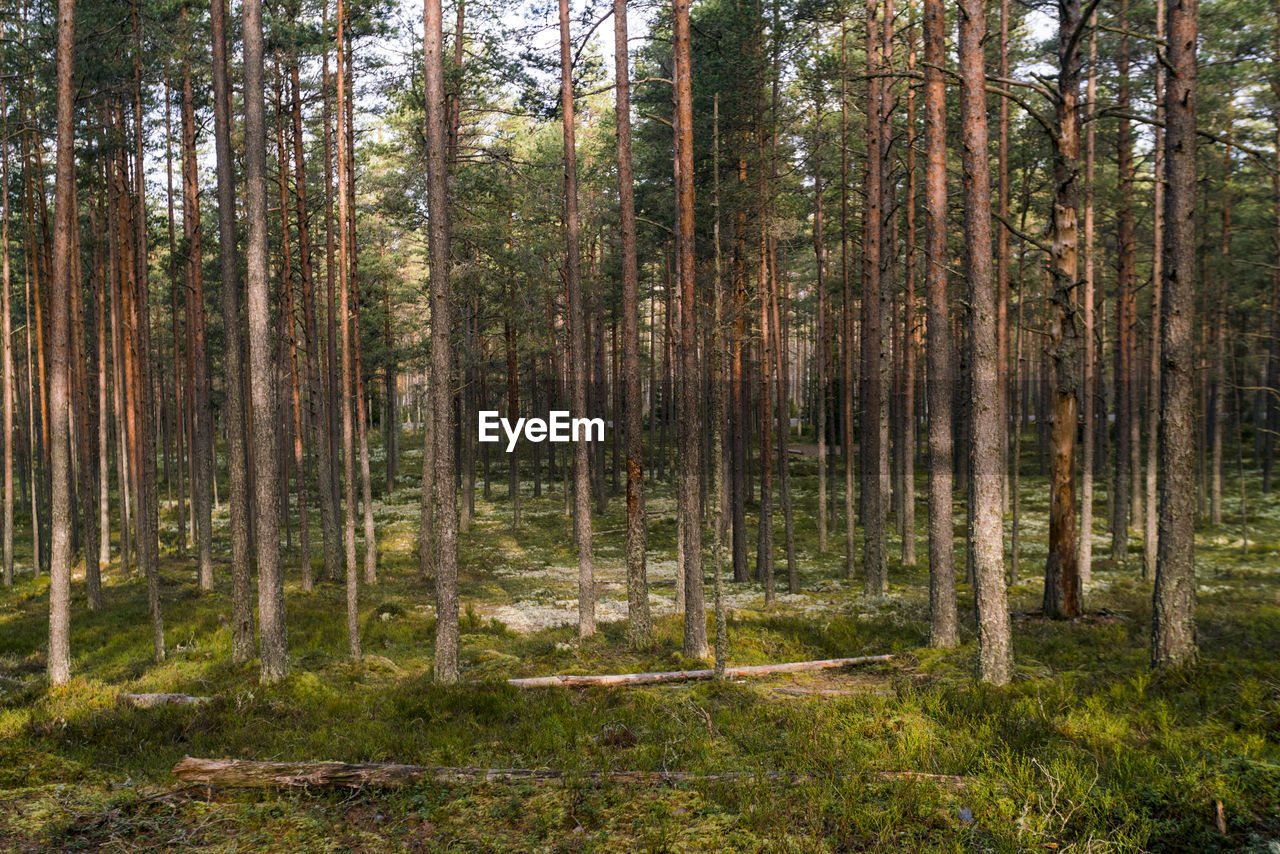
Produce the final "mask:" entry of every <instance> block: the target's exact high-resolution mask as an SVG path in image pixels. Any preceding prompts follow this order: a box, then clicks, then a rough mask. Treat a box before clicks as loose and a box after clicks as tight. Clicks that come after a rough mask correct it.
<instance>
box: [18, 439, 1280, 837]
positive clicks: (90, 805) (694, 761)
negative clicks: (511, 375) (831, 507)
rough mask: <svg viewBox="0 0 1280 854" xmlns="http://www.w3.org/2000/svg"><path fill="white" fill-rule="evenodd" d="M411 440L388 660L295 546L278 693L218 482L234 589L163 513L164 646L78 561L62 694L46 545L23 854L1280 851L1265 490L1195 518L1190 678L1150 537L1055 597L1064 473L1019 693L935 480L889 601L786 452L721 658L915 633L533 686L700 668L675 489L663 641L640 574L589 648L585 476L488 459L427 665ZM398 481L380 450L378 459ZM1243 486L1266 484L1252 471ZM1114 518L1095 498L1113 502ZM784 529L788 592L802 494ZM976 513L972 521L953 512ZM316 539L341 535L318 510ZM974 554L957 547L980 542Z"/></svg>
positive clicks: (370, 606) (387, 568)
mask: <svg viewBox="0 0 1280 854" xmlns="http://www.w3.org/2000/svg"><path fill="white" fill-rule="evenodd" d="M409 444H410V450H409V451H408V452H407V453H406V455H405V460H404V468H403V471H404V474H403V476H402V477H401V478H400V480H399V483H398V484H397V489H395V490H393V491H390V492H386V493H384V494H381V495H375V510H376V518H377V522H378V531H379V548H380V564H379V573H380V574H379V580H378V583H377V584H376V585H371V586H362V588H361V591H360V596H361V622H362V626H363V631H362V639H363V644H364V651H365V653H366V656H365V658H364V660H363V661H361V662H359V663H352V662H350V661H349V660H348V659H347V657H346V637H345V620H344V604H343V603H344V592H343V588H342V585H341V583H340V582H334V581H324V580H322V581H321V582H320V583H319V584H318V585H317V588H316V590H315V591H314V592H312V593H309V594H308V593H303V592H302V590H301V589H300V585H299V572H298V571H297V566H298V560H299V559H298V558H297V557H296V555H295V554H292V553H290V562H289V576H288V582H287V585H286V597H287V614H288V631H289V647H290V658H291V662H292V674H291V675H290V676H289V677H288V678H287V679H286V680H285V681H284V682H283V683H281V684H278V685H274V686H270V687H264V686H261V685H259V684H258V679H257V668H256V664H255V663H249V664H246V665H243V666H237V665H233V664H232V663H231V661H230V640H231V639H230V629H229V625H228V618H229V616H230V599H229V595H230V589H229V588H230V580H229V578H228V577H227V576H228V574H229V567H228V565H227V556H226V548H227V543H226V531H225V529H224V528H223V527H222V526H225V523H226V513H225V505H224V506H223V508H222V512H221V513H220V514H218V515H217V516H216V517H215V521H216V524H217V525H218V530H217V531H216V534H217V546H218V549H219V551H218V557H219V579H218V586H217V589H216V590H215V591H214V592H213V593H212V594H201V593H200V592H199V591H198V590H197V588H196V585H195V564H194V560H193V558H192V557H191V556H190V555H189V554H187V553H185V552H183V551H181V550H179V549H177V548H176V542H177V539H178V534H177V527H176V522H175V521H174V518H173V516H172V506H170V505H167V506H166V508H165V510H164V514H165V519H164V521H165V522H166V523H167V527H166V528H165V536H166V538H167V543H168V548H167V550H166V555H165V558H164V561H163V567H162V598H163V608H164V616H165V632H166V638H167V641H168V646H169V655H168V658H167V660H166V661H164V662H163V663H160V664H157V663H154V662H153V661H152V660H151V655H150V629H149V625H148V618H147V610H146V599H145V591H146V585H145V583H144V582H143V581H142V580H141V579H140V578H138V577H136V576H132V577H130V576H125V575H122V574H121V572H120V568H119V566H118V565H116V564H113V565H112V566H110V567H108V569H107V583H106V597H107V606H106V608H105V609H104V610H102V611H100V612H97V613H90V612H88V611H87V610H85V608H84V602H83V589H82V585H81V583H80V581H79V580H77V582H76V585H75V595H76V600H75V611H74V616H73V634H72V647H73V662H74V672H75V676H74V678H73V680H72V681H71V683H70V684H69V685H66V686H63V687H59V688H56V689H55V688H51V687H50V686H49V685H48V684H47V682H46V681H45V679H44V676H43V666H44V658H43V650H44V648H45V645H46V631H47V629H46V618H47V607H48V604H47V602H48V597H47V578H45V577H38V578H33V577H32V575H31V572H30V569H29V566H30V564H29V560H28V561H27V563H26V564H25V565H26V566H27V570H26V571H25V572H24V573H20V575H19V578H18V582H17V583H16V584H15V585H14V586H13V587H12V588H7V589H3V590H0V850H13V851H46V850H106V851H138V850H172V851H288V852H303V851H444V850H449V851H623V852H632V851H703V850H706V851H711V850H736V851H849V850H875V851H960V850H966V851H968V850H995V851H1028V850H1040V851H1050V850H1056V851H1066V850H1075V851H1144V850H1145V851H1240V850H1243V851H1255V852H1269V853H1270V852H1280V503H1278V502H1277V501H1276V500H1275V499H1274V498H1271V499H1257V498H1255V499H1254V505H1253V506H1250V508H1249V527H1250V543H1249V550H1248V553H1247V554H1245V553H1244V552H1243V550H1242V548H1241V538H1240V517H1239V507H1238V504H1236V503H1233V502H1232V501H1230V500H1229V501H1228V505H1227V514H1226V519H1225V521H1224V524H1223V525H1221V526H1217V527H1209V526H1207V525H1205V526H1202V528H1201V530H1200V532H1199V537H1198V543H1197V573H1198V576H1199V579H1198V583H1199V610H1198V614H1197V628H1198V634H1199V642H1200V647H1201V651H1202V654H1201V660H1200V662H1199V664H1198V665H1197V666H1196V667H1194V668H1193V669H1190V670H1188V671H1186V672H1178V673H1163V674H1155V673H1153V672H1152V671H1151V670H1150V668H1149V666H1148V643H1149V630H1150V582H1149V581H1148V580H1144V579H1143V578H1142V577H1141V574H1140V571H1139V566H1140V563H1141V559H1140V549H1141V541H1140V538H1138V537H1137V536H1135V538H1134V541H1133V544H1132V551H1131V553H1130V555H1129V560H1128V561H1127V563H1126V565H1123V566H1121V565H1114V564H1111V563H1110V562H1109V561H1105V560H1097V561H1096V562H1095V572H1094V579H1093V582H1092V583H1091V584H1090V586H1089V587H1088V588H1087V590H1086V601H1087V606H1088V609H1089V614H1088V616H1087V617H1086V618H1083V619H1081V620H1078V621H1074V622H1059V621H1047V620H1044V619H1041V618H1040V617H1039V616H1038V615H1036V614H1035V610H1036V608H1037V607H1038V604H1039V598H1040V585H1039V581H1038V579H1037V575H1038V574H1039V572H1040V570H1041V561H1042V560H1043V557H1044V553H1045V549H1044V538H1045V517H1046V511H1047V507H1046V501H1047V493H1046V492H1045V489H1044V482H1043V481H1042V480H1039V479H1036V478H1034V477H1028V478H1026V479H1024V489H1023V506H1024V512H1025V514H1026V515H1025V518H1024V527H1023V540H1022V542H1023V548H1022V573H1023V575H1024V576H1028V577H1029V578H1028V580H1026V581H1025V582H1024V583H1021V584H1019V585H1017V586H1015V587H1014V588H1013V589H1012V591H1011V595H1012V598H1011V607H1012V609H1013V612H1014V623H1013V625H1014V645H1015V650H1016V656H1017V673H1016V678H1015V680H1014V681H1013V683H1012V684H1011V685H1009V686H1007V687H1004V688H998V689H996V688H988V687H984V686H982V685H979V684H977V683H976V682H975V681H974V679H973V676H972V672H973V662H974V656H975V641H974V635H973V618H972V611H973V608H972V595H971V591H970V589H969V588H968V587H967V586H966V585H964V584H963V583H962V584H961V586H960V590H959V595H960V602H961V609H960V610H961V620H962V641H963V643H962V645H961V646H960V647H959V648H958V649H955V650H950V651H945V652H943V651H935V650H930V649H929V648H928V647H927V629H928V613H927V611H928V604H927V567H926V566H925V560H924V556H925V555H926V554H927V549H926V542H925V538H924V531H925V528H924V524H925V518H924V516H925V512H924V506H923V497H924V496H923V485H924V481H923V479H921V481H920V495H919V496H918V497H919V498H920V499H921V505H920V508H919V510H918V513H917V515H918V522H919V529H918V531H917V532H916V537H917V546H918V549H917V550H918V553H919V554H920V555H921V558H922V559H921V561H920V565H918V566H916V567H903V566H901V565H900V561H898V560H897V557H898V555H899V553H900V551H899V549H898V547H897V544H896V540H895V541H894V542H892V543H891V552H892V554H893V556H894V561H893V563H892V565H891V570H890V578H891V591H890V595H889V596H888V597H886V598H884V599H883V600H877V601H869V600H867V599H866V598H864V597H863V596H862V594H861V584H860V583H859V582H857V581H848V580H846V579H845V578H844V569H843V559H842V556H841V554H840V553H839V552H840V551H841V550H842V543H843V534H842V532H841V531H840V529H838V528H837V527H835V525H834V521H833V526H832V543H831V545H832V548H831V550H830V551H829V552H828V553H826V554H819V553H818V550H817V535H816V525H815V521H814V515H815V498H814V495H815V491H816V489H815V480H816V478H815V472H814V468H813V463H812V461H811V460H808V459H796V460H795V461H793V484H794V486H795V496H796V504H797V513H796V516H797V521H796V535H797V543H798V557H799V568H800V578H801V582H802V585H801V586H802V589H803V592H802V593H801V594H798V595H795V596H785V595H784V596H779V599H778V602H777V603H775V604H774V605H772V606H771V607H769V608H765V606H764V600H763V595H762V590H761V588H760V587H759V585H756V584H746V585H739V584H728V586H727V590H728V593H729V602H730V611H731V619H730V622H729V630H730V640H729V643H730V647H729V649H730V653H729V655H730V660H731V662H733V663H738V664H751V663H766V662H777V661H795V660H804V659H813V658H829V657H836V656H855V655H869V654H876V653H895V654H896V656H897V657H896V658H895V660H894V661H892V662H890V663H888V664H884V665H876V666H873V667H867V668H862V669H858V670H854V671H849V672H836V673H826V674H822V675H820V676H819V675H800V676H793V677H780V678H777V679H771V680H753V681H750V682H735V683H692V684H685V685H670V686H661V687H642V688H616V689H592V690H563V689H547V690H539V691H520V690H517V689H515V688H512V687H510V686H508V685H507V684H505V682H503V681H502V680H503V679H504V678H506V677H509V676H516V675H519V676H527V675H542V674H549V673H574V672H576V673H617V672H630V671H635V670H666V669H676V668H683V667H687V666H689V665H691V664H692V662H690V661H687V660H685V659H683V658H682V656H681V655H680V652H679V649H680V638H681V625H680V619H679V617H678V616H676V615H675V614H674V613H672V609H671V607H670V599H671V597H672V595H673V590H672V587H671V586H670V581H671V579H672V578H673V572H674V565H675V564H674V559H675V542H674V540H675V537H674V532H675V525H674V505H673V502H672V501H671V493H670V489H669V488H668V487H667V486H666V485H664V484H655V485H653V486H652V487H651V489H650V504H649V507H650V520H649V521H650V530H651V532H652V534H651V540H650V547H651V548H650V554H649V559H650V564H651V568H652V577H653V580H654V581H655V584H654V587H653V600H652V601H653V603H654V607H655V612H656V613H658V614H659V616H658V619H657V621H656V642H655V645H654V646H653V648H651V649H648V650H643V651H632V650H629V649H628V647H627V643H626V638H625V626H624V624H623V623H622V622H617V621H616V620H617V619H618V618H619V617H620V616H621V615H623V614H624V613H625V610H624V609H622V605H624V604H625V602H624V596H625V593H624V591H623V588H622V586H621V585H618V584H607V583H606V584H602V585H601V598H602V603H601V613H602V619H604V620H606V622H604V623H603V624H602V626H601V631H600V632H599V633H598V634H597V635H596V636H595V637H594V638H591V639H589V640H587V641H585V642H581V643H580V642H578V641H577V639H576V629H575V627H574V626H572V625H556V623H558V622H559V621H560V620H562V619H563V620H571V619H572V616H571V614H572V613H573V609H574V608H575V605H574V603H573V595H574V594H573V590H574V589H576V588H575V586H574V585H575V584H576V580H575V575H574V573H575V571H576V570H575V566H574V557H573V551H572V546H571V543H570V523H569V520H568V519H567V518H566V517H565V516H564V512H563V511H564V501H563V493H561V492H560V486H559V484H558V483H557V484H555V485H553V486H552V488H551V489H550V490H549V491H547V490H545V488H544V493H543V495H542V497H540V498H536V499H535V498H533V497H532V495H531V492H530V491H529V490H528V486H529V485H528V484H526V492H525V494H524V496H523V503H524V508H523V509H524V519H523V521H522V526H521V528H520V529H519V530H512V529H511V526H510V521H511V514H510V504H509V502H508V501H507V500H506V495H505V488H504V486H503V485H502V484H503V483H505V477H504V476H503V474H498V473H497V472H496V470H495V476H496V480H495V483H494V486H493V490H492V493H491V497H490V498H489V499H488V500H484V499H483V498H482V499H481V500H480V501H479V506H478V517H477V524H475V525H474V526H473V528H472V530H471V532H470V533H468V534H467V535H465V536H464V537H463V540H462V545H461V567H462V568H461V573H462V578H461V591H462V603H463V608H464V615H463V619H462V623H463V626H462V631H463V637H462V660H463V666H464V678H465V679H467V680H471V681H470V682H469V683H468V684H465V685H463V686H460V687H454V688H441V687H438V686H436V685H434V684H433V683H432V680H431V662H432V652H433V640H434V633H433V632H434V615H433V610H432V608H431V591H430V586H429V585H428V584H427V583H425V582H424V581H423V580H422V579H421V578H420V577H419V575H418V572H417V561H416V556H415V551H414V549H415V530H416V519H417V507H418V490H417V488H416V476H415V473H416V470H417V468H418V466H419V464H420V459H421V458H420V456H418V452H417V451H416V449H415V448H414V447H413V446H412V440H410V443H409ZM379 475H380V472H379V471H378V470H377V466H375V481H381V477H380V476H379ZM1249 486H1250V494H1251V495H1253V496H1257V492H1258V490H1257V484H1255V483H1251V484H1249ZM161 493H162V497H163V494H164V490H163V487H162V489H161ZM222 494H223V495H224V496H225V491H224V492H223V493H222ZM1098 508H1099V509H1098V515H1099V516H1102V517H1105V495H1103V496H1099V501H1098ZM755 509H756V508H755V506H754V505H751V506H750V507H749V512H750V513H751V514H752V516H751V518H752V519H754V511H755ZM957 509H958V510H960V509H961V508H960V507H959V505H958V506H957ZM622 514H623V506H622V501H621V500H620V499H617V498H615V499H614V500H612V501H611V502H610V505H609V512H608V513H607V514H606V515H605V516H604V517H603V518H599V519H597V521H596V528H597V530H599V531H600V532H602V533H601V534H600V535H599V537H598V541H597V543H598V557H599V563H600V577H601V579H602V580H603V581H606V582H609V581H616V580H618V579H621V578H622V577H623V574H622V554H623V551H622V540H623V534H622V531H623V527H624V523H623V516H622ZM775 519H776V521H777V524H778V533H779V536H778V538H777V542H778V545H779V550H778V560H779V568H780V571H779V579H780V581H781V582H782V583H783V587H782V589H781V590H780V592H782V593H785V578H786V575H785V564H784V563H783V559H784V558H783V552H782V548H781V546H782V543H783V539H782V537H781V524H782V520H781V518H780V514H775ZM961 521H962V517H961V516H960V515H957V523H958V527H957V531H958V532H959V531H962V530H963V529H962V527H959V524H960V523H961ZM22 522H23V520H22V519H21V517H20V519H19V525H20V534H21V531H22V530H25V529H23V528H22V527H21V525H22ZM750 527H751V528H752V529H754V522H753V521H752V522H751V524H750ZM294 536H295V537H296V531H295V532H294ZM312 537H313V542H315V543H316V548H315V551H316V554H317V555H318V554H319V548H318V540H319V525H318V520H317V521H316V522H313V524H312ZM1095 542H1096V544H1097V545H1096V547H1095V555H1098V556H1099V557H1102V556H1105V555H1107V554H1108V549H1107V548H1106V538H1105V534H1104V531H1103V526H1102V524H1101V521H1100V523H1099V525H1098V526H1097V528H1096V540H1095ZM956 544H957V555H958V560H959V561H960V562H961V564H962V563H963V559H964V548H963V539H962V538H961V537H957V540H956ZM28 548H29V547H28ZM750 551H751V553H752V555H754V545H753V547H752V549H751V550H750ZM19 564H20V565H21V564H23V555H22V554H21V553H20V554H19ZM315 566H316V569H317V572H318V571H319V570H320V561H319V560H318V558H317V560H316V561H315ZM709 589H710V585H709V584H708V591H709ZM608 620H615V621H614V622H609V621H608ZM779 688H786V689H788V690H786V691H779V690H778V689H779ZM795 689H802V690H800V691H796V690H795ZM820 690H821V691H826V692H827V693H820ZM122 691H174V692H183V693H190V694H197V695H202V696H209V697H212V698H213V699H212V701H211V702H209V703H207V704H205V705H201V706H198V707H169V708H160V709H151V710H139V709H134V708H132V707H127V706H125V705H123V704H121V703H120V702H119V701H118V695H119V694H120V693H121V692H122ZM184 755H193V756H204V757H237V758H252V759H262V760H321V759H324V760H347V761H395V762H406V763H417V764H426V765H454V766H456V765H469V766H489V767H522V768H557V769H565V770H567V771H569V772H573V771H576V770H604V769H617V770H680V771H693V772H703V771H705V772H713V771H722V770H734V771H784V772H785V771H792V772H798V773H800V774H803V775H806V776H805V778H804V780H803V781H801V782H796V783H778V782H772V783H770V782H767V781H765V780H763V779H760V780H757V781H755V782H749V783H735V784H725V783H699V784H687V785H679V786H661V787H635V786H623V785H605V786H601V787H592V786H589V785H585V784H580V783H577V782H575V781H574V780H573V778H572V775H571V776H570V778H569V781H568V783H567V785H564V786H555V787H553V786H542V785H525V784H520V785H516V784H486V785H436V784H430V785H422V786H419V787H412V788H404V789H398V790H390V791H381V792H378V791H359V792H352V791H338V792H332V791H312V792H283V793H276V792H240V791H230V790H222V791H219V790H210V789H208V788H203V787H201V788H193V789H187V788H183V787H181V786H180V785H179V784H178V783H177V781H176V780H174V779H173V778H172V777H171V776H170V773H169V772H170V769H171V768H172V767H173V765H174V763H175V762H176V761H177V760H179V759H181V758H182V756H184ZM880 771H915V772H926V773H935V774H948V775H959V776H961V777H963V778H964V785H963V787H962V788H960V789H958V790H956V789H953V788H951V787H947V786H943V785H939V784H937V783H934V782H930V781H928V780H924V779H912V778H909V777H898V778H893V779H885V778H883V777H882V776H879V775H877V774H876V772H880ZM1219 815H1220V816H1221V824H1220V822H1219ZM1223 831H1225V832H1223Z"/></svg>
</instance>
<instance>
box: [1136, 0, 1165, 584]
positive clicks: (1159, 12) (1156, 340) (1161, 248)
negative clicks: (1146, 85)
mask: <svg viewBox="0 0 1280 854" xmlns="http://www.w3.org/2000/svg"><path fill="white" fill-rule="evenodd" d="M1165 6H1166V0H1156V38H1157V39H1163V38H1164V36H1165V29H1166V26H1167V23H1168V22H1167V20H1166V15H1165ZM1155 82H1156V87H1155V88H1156V91H1155V102H1156V127H1155V133H1154V137H1155V145H1154V154H1155V157H1154V161H1155V163H1154V168H1153V172H1154V174H1155V191H1154V200H1153V203H1152V206H1151V209H1152V214H1151V235H1152V240H1151V242H1152V245H1153V247H1154V248H1153V251H1152V256H1151V320H1152V322H1151V344H1150V346H1149V347H1148V348H1147V349H1148V351H1149V370H1150V373H1149V375H1148V377H1147V424H1146V427H1147V429H1146V433H1147V472H1146V474H1147V478H1146V499H1147V500H1146V524H1145V531H1144V534H1143V538H1142V539H1143V543H1142V548H1143V562H1142V577H1143V578H1149V577H1151V576H1153V575H1155V572H1156V560H1157V558H1158V556H1159V540H1160V531H1159V522H1158V515H1159V514H1158V512H1157V495H1156V489H1157V486H1158V480H1159V474H1160V466H1159V464H1158V463H1159V460H1158V456H1159V447H1160V444H1159V440H1158V433H1159V429H1160V428H1159V425H1160V406H1161V403H1160V395H1161V393H1162V392H1161V389H1160V377H1161V367H1160V348H1161V346H1163V345H1162V341H1161V337H1162V335H1163V333H1162V331H1161V320H1160V318H1161V317H1162V316H1163V314H1164V307H1163V301H1164V255H1165V238H1164V223H1165V184H1166V180H1167V172H1166V170H1165V130H1164V120H1165V113H1164V108H1165V94H1166V93H1165V89H1166V86H1165V63H1164V62H1160V61H1157V62H1156V63H1155Z"/></svg>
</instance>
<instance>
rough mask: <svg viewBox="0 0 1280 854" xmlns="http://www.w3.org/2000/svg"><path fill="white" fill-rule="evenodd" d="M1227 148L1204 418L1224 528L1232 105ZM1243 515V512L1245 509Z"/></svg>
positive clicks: (1213, 516) (1214, 501)
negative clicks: (1209, 384) (1209, 380)
mask: <svg viewBox="0 0 1280 854" xmlns="http://www.w3.org/2000/svg"><path fill="white" fill-rule="evenodd" d="M1224 123H1225V124H1226V127H1227V131H1226V140H1227V144H1226V146H1225V147H1224V149H1223V152H1222V201H1221V204H1222V243H1221V247H1220V256H1221V258H1222V264H1221V267H1220V268H1219V272H1218V275H1217V277H1216V278H1217V280H1218V281H1217V285H1218V287H1217V299H1216V300H1215V302H1216V305H1215V306H1214V311H1213V389H1212V397H1211V400H1212V405H1211V406H1210V407H1209V410H1208V412H1207V413H1206V414H1205V417H1206V419H1207V421H1208V427H1209V430H1210V436H1211V449H1212V451H1211V453H1212V462H1211V463H1210V465H1211V468H1210V471H1209V522H1210V524H1213V525H1221V524H1222V434H1223V433H1224V432H1225V431H1226V428H1227V406H1226V403H1225V401H1226V394H1227V300H1228V299H1230V291H1229V289H1228V287H1227V276H1228V275H1229V273H1228V271H1229V270H1230V269H1231V105H1230V102H1228V104H1227V108H1226V115H1225V117H1224ZM1242 511H1243V508H1242Z"/></svg>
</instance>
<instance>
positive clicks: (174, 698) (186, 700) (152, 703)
mask: <svg viewBox="0 0 1280 854" xmlns="http://www.w3.org/2000/svg"><path fill="white" fill-rule="evenodd" d="M120 702H122V703H125V704H127V705H130V706H133V707H134V708H137V709H154V708H156V707H157V706H198V705H200V704H201V703H207V702H209V698H208V697H193V696H191V695H190V694H121V695H120Z"/></svg>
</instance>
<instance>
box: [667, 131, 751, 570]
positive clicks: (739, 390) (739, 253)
mask: <svg viewBox="0 0 1280 854" xmlns="http://www.w3.org/2000/svg"><path fill="white" fill-rule="evenodd" d="M737 165H738V169H737V179H738V180H737V184H738V187H739V189H740V190H741V189H743V188H745V187H746V184H747V160H746V157H745V156H744V155H742V154H739V156H738V164H737ZM746 232H747V207H746V205H745V204H741V203H740V204H738V205H737V210H736V211H735V212H734V220H733V298H732V300H733V301H732V303H731V304H730V307H729V313H730V315H731V316H732V317H733V333H732V336H731V338H730V343H729V370H730V378H729V394H730V398H731V400H730V401H729V409H730V412H731V416H732V419H733V423H732V424H731V425H730V427H729V431H730V437H729V442H730V446H731V447H730V454H731V458H730V462H729V474H730V484H729V492H730V495H729V507H730V512H731V514H732V521H731V525H730V530H731V537H732V541H733V543H732V548H733V580H734V581H735V582H737V583H739V584H742V583H744V582H746V581H747V580H748V578H749V577H750V575H749V571H748V569H747V512H746V505H747V493H748V487H747V461H748V452H747V420H748V419H747V408H748V406H749V403H748V398H749V397H750V393H749V391H748V390H747V388H746V386H745V383H746V373H745V369H746V361H745V359H746V356H745V354H744V348H745V346H746V329H747V317H746V315H747V272H746V254H747V248H746V242H747V235H746ZM651 364H652V362H651ZM651 384H652V380H651Z"/></svg>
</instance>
